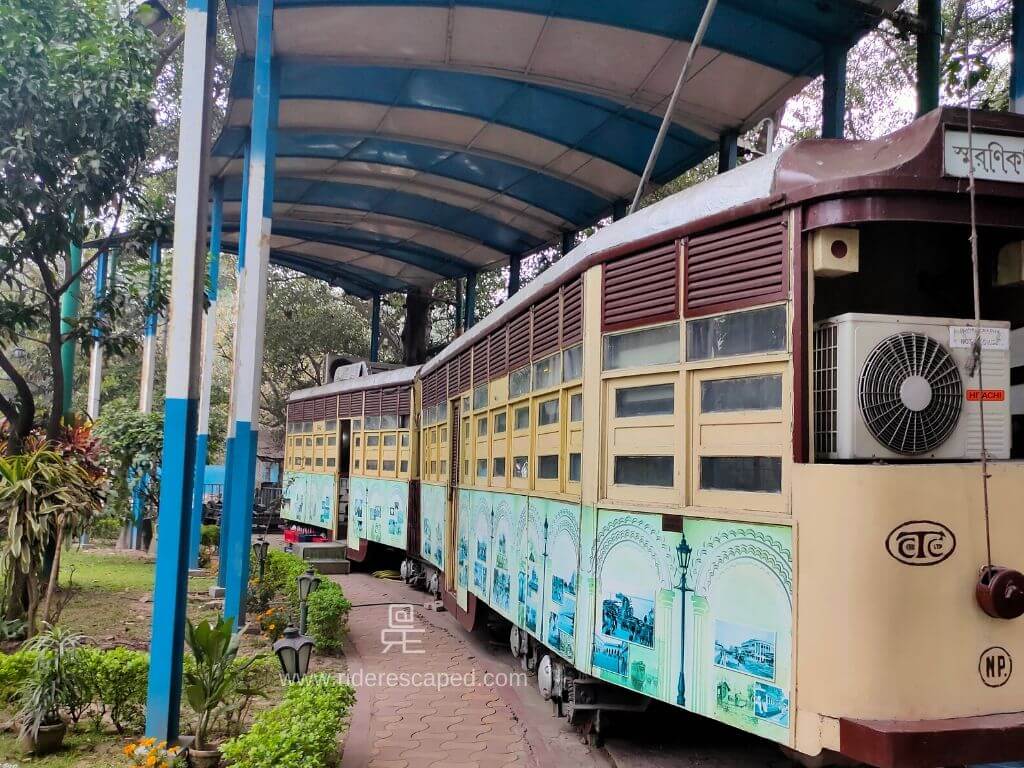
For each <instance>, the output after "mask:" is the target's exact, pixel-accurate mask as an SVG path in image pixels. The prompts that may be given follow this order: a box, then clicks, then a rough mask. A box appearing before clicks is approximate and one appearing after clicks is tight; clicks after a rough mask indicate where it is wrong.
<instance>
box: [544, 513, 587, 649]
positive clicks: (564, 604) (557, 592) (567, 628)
mask: <svg viewBox="0 0 1024 768" xmlns="http://www.w3.org/2000/svg"><path fill="white" fill-rule="evenodd" d="M535 505H536V507H537V508H538V509H544V511H545V518H544V530H545V542H546V549H545V552H546V554H547V557H546V561H547V564H546V568H545V573H546V574H547V576H546V578H545V595H544V635H543V636H544V642H545V643H546V644H547V645H548V646H549V647H550V648H551V649H552V650H553V651H555V652H557V653H558V654H559V655H561V656H563V657H564V658H566V659H568V660H569V661H572V660H573V659H574V657H575V653H576V642H575V638H576V606H577V601H578V593H579V560H580V558H579V550H580V507H579V505H578V504H570V503H568V502H560V501H551V500H540V499H538V500H536V501H535Z"/></svg>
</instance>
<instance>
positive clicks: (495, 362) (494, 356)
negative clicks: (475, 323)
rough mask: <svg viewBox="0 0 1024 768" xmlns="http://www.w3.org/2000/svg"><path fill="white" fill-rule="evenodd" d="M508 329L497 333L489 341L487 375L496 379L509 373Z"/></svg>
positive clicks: (505, 328)
mask: <svg viewBox="0 0 1024 768" xmlns="http://www.w3.org/2000/svg"><path fill="white" fill-rule="evenodd" d="M507 333H508V327H507V326H505V327H503V328H502V329H501V330H499V331H495V332H494V333H492V334H491V335H490V336H489V337H488V341H487V373H488V375H489V376H490V377H491V378H492V379H496V378H498V377H499V376H501V375H503V374H504V373H506V372H507V371H508V336H507Z"/></svg>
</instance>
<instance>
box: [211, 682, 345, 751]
mask: <svg viewBox="0 0 1024 768" xmlns="http://www.w3.org/2000/svg"><path fill="white" fill-rule="evenodd" d="M354 701H355V691H354V690H353V688H352V687H351V686H348V685H343V684H342V683H339V682H337V681H336V680H334V679H333V678H331V677H330V676H329V675H311V676H309V677H307V678H305V679H304V680H302V681H301V682H298V683H294V684H292V685H289V686H288V689H287V690H286V691H285V696H284V700H283V701H282V702H281V703H280V704H278V705H277V706H276V707H274V708H273V709H269V710H266V711H265V712H262V713H260V714H259V715H258V716H257V717H256V719H255V721H254V722H253V724H252V728H251V729H250V730H249V732H248V733H246V734H244V735H243V736H239V737H238V738H236V739H232V740H231V741H229V742H227V743H226V744H224V745H223V746H222V747H221V752H222V754H223V755H224V757H225V758H227V759H228V761H230V762H231V764H232V765H233V766H234V768H325V767H326V766H328V765H331V764H332V763H333V762H334V761H335V759H336V756H337V748H338V730H339V729H340V728H341V725H342V722H343V721H344V719H345V716H346V715H347V714H348V711H349V709H350V708H351V707H352V704H353V702H354Z"/></svg>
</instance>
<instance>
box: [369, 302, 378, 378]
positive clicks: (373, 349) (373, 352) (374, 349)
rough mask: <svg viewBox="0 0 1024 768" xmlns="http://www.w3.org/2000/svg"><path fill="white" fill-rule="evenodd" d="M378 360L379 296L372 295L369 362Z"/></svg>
mask: <svg viewBox="0 0 1024 768" xmlns="http://www.w3.org/2000/svg"><path fill="white" fill-rule="evenodd" d="M378 360H380V294H379V293H375V294H373V299H372V300H371V304H370V362H371V363H376V362H377V361H378Z"/></svg>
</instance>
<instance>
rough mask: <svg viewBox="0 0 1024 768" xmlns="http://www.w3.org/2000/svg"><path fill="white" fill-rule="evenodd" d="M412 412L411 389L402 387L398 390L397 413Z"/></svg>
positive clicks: (406, 413)
mask: <svg viewBox="0 0 1024 768" xmlns="http://www.w3.org/2000/svg"><path fill="white" fill-rule="evenodd" d="M410 413H412V390H411V389H410V388H409V387H402V388H401V389H399V390H398V415H399V416H408V415H409V414H410Z"/></svg>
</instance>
